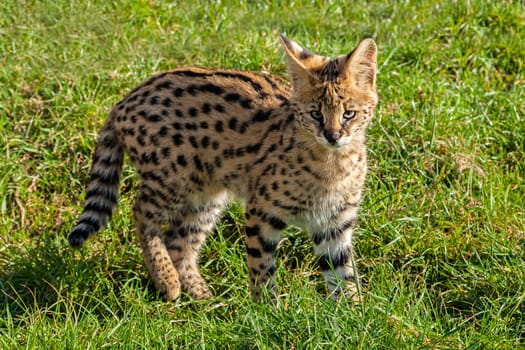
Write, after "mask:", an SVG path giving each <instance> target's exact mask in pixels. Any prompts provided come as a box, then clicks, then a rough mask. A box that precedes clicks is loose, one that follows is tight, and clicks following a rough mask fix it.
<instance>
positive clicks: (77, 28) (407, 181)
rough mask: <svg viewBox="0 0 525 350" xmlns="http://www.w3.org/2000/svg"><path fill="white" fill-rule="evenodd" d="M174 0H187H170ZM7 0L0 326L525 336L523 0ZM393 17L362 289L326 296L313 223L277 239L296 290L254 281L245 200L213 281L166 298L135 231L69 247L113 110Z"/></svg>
mask: <svg viewBox="0 0 525 350" xmlns="http://www.w3.org/2000/svg"><path fill="white" fill-rule="evenodd" d="M174 3H175V2H174ZM174 3H171V2H169V1H154V0H152V1H145V0H143V1H124V0H120V1H114V2H108V1H100V0H94V1H77V0H74V1H64V0H58V1H57V0H54V1H49V0H42V1H24V0H20V1H5V2H2V4H0V58H1V60H0V61H1V62H2V65H1V66H0V86H1V88H0V149H1V151H0V157H1V158H0V167H1V172H0V212H1V216H0V233H1V234H0V348H5V349H11V348H29V349H33V348H50V349H51V348H57V349H75V348H78V349H89V348H91V349H99V348H107V347H115V348H132V349H138V348H147V349H152V348H168V347H172V348H179V347H185V348H235V349H236V348H246V349H256V348H261V349H265V348H268V349H275V348H286V349H293V348H301V349H324V348H360V349H375V348H380V349H385V348H395V349H397V348H400V349H412V348H414V349H415V348H418V349H419V348H432V349H448V348H451V349H458V348H468V349H485V348H487V349H496V348H497V349H502V348H514V347H519V346H523V345H524V344H525V254H524V244H525V242H524V233H525V206H524V203H525V180H524V177H525V175H524V174H525V102H524V101H525V46H524V45H523V41H524V39H525V10H524V9H523V5H522V4H521V2H519V1H493V2H487V1H478V0H472V1H403V2H401V1H394V2H384V1H369V2H367V3H365V2H356V4H353V2H341V1H317V2H307V1H295V2H293V3H289V2H285V1H275V2H272V3H271V4H269V5H263V4H259V2H251V1H248V2H244V1H224V2H219V1H217V2H208V1H202V2H199V1H187V2H179V4H177V5H175V4H174ZM280 32H284V33H286V34H287V35H289V36H290V37H292V38H294V39H296V40H298V41H299V42H301V43H302V44H304V45H305V46H307V47H310V48H311V49H312V50H313V51H317V52H320V53H323V54H326V55H336V54H342V53H346V52H348V51H349V50H351V49H352V48H353V47H354V45H355V44H356V43H357V42H358V40H359V38H361V37H363V36H372V37H373V38H375V39H376V41H377V43H378V46H379V49H380V54H379V67H380V73H379V76H378V82H379V90H380V96H381V102H380V107H379V109H378V112H377V117H376V119H375V122H374V123H373V125H372V127H371V129H370V137H369V149H370V163H371V164H370V168H371V169H370V176H369V181H368V192H367V195H366V198H365V201H364V203H363V211H362V218H361V221H360V226H359V230H358V239H357V241H356V250H357V256H358V265H359V268H360V270H361V272H362V275H363V276H364V278H365V279H366V280H367V281H368V284H367V287H366V288H367V293H366V296H365V297H364V302H363V304H362V305H360V306H357V307H353V306H351V305H349V304H346V303H340V304H337V303H333V302H331V301H327V300H325V299H324V296H323V294H324V292H325V289H324V286H323V283H322V280H321V278H320V275H319V273H318V272H317V270H316V268H315V259H314V256H313V254H312V251H311V250H312V249H311V244H310V243H309V242H308V240H307V239H306V235H305V234H303V233H301V232H300V231H298V230H296V229H291V230H289V231H288V232H287V234H286V237H285V239H284V241H283V243H282V245H281V246H280V248H279V251H278V255H279V267H278V276H279V280H280V291H281V293H282V294H283V297H282V300H281V301H282V303H281V305H280V307H273V306H270V305H267V304H254V303H252V302H250V300H249V293H248V281H247V269H246V265H245V263H244V259H245V257H244V256H245V253H244V247H243V244H242V239H241V235H240V233H239V232H240V231H241V230H242V224H243V220H242V210H241V209H240V208H238V207H235V206H233V207H232V208H231V209H230V210H229V211H228V212H227V213H226V215H225V219H224V221H223V223H222V224H221V225H220V226H219V227H218V232H217V233H216V234H214V235H212V237H210V239H209V242H208V245H207V247H206V249H205V251H204V252H203V258H202V265H203V271H204V274H205V276H206V277H207V279H208V280H209V281H210V282H211V284H212V288H213V290H214V292H215V295H216V296H217V297H216V298H214V299H213V300H209V301H194V300H191V299H190V298H188V297H186V296H183V297H182V298H181V299H180V300H179V301H177V302H175V303H165V302H163V301H162V299H161V298H160V297H159V296H158V295H157V293H156V292H155V290H154V288H153V287H152V284H151V282H150V280H149V278H148V276H147V273H146V270H145V267H144V265H143V262H142V257H141V255H140V252H139V250H138V248H137V245H136V240H135V238H134V236H133V223H132V222H131V212H130V204H131V202H132V198H133V192H134V187H133V183H134V182H133V180H134V174H133V171H132V169H131V168H129V167H126V169H125V173H124V180H123V183H122V187H121V188H122V197H121V199H120V206H119V210H118V211H117V213H116V215H115V216H114V219H113V221H112V224H111V227H110V228H109V229H107V230H105V231H103V232H102V233H100V234H99V235H98V236H97V237H95V238H94V239H93V240H91V241H90V242H89V244H87V248H86V249H84V250H83V251H81V252H78V251H72V250H70V249H68V247H67V244H66V240H65V236H66V235H67V233H68V232H69V230H70V229H71V227H72V225H73V223H74V221H75V219H76V217H77V215H78V214H79V212H80V206H81V203H82V198H83V194H82V192H83V186H84V185H85V183H86V181H87V176H88V171H89V166H90V161H89V158H90V153H91V151H92V150H93V148H94V143H95V141H96V133H97V130H98V129H99V128H100V127H101V125H102V123H103V121H104V119H105V116H106V113H107V112H108V110H109V109H110V108H111V106H112V104H114V103H115V102H116V101H118V100H119V99H120V98H121V97H122V95H123V94H125V92H126V91H129V90H130V89H131V88H133V87H134V86H136V85H137V84H138V83H140V82H142V81H143V80H145V79H146V78H147V77H148V76H150V75H151V74H152V73H154V72H157V71H160V70H165V69H168V68H172V67H175V66H180V65H201V66H212V67H230V68H239V69H247V70H256V71H260V70H265V71H271V72H272V73H274V74H277V75H284V74H285V72H284V71H285V66H284V63H283V55H282V53H281V49H280V47H279V45H278V33H280Z"/></svg>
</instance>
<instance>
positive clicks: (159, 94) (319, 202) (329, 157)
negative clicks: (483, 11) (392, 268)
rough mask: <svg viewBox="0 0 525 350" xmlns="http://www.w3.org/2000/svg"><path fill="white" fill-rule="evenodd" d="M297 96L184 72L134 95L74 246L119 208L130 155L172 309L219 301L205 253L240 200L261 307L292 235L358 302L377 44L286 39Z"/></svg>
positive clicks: (104, 135)
mask: <svg viewBox="0 0 525 350" xmlns="http://www.w3.org/2000/svg"><path fill="white" fill-rule="evenodd" d="M281 40H282V43H283V45H284V48H285V52H286V55H287V58H288V68H289V73H290V75H291V78H292V91H291V93H290V92H288V91H287V90H286V89H284V88H282V87H281V86H279V84H278V83H277V82H276V81H274V80H272V79H271V78H270V77H268V76H266V75H261V74H255V73H250V72H241V71H234V70H222V69H203V68H180V69H175V70H171V71H168V72H165V73H161V74H159V75H156V76H154V77H152V78H151V79H149V80H148V81H147V82H145V83H144V84H142V85H140V86H139V87H137V88H136V89H135V90H133V91H131V92H130V93H129V94H128V95H127V96H126V97H125V98H124V99H123V100H122V101H120V102H119V103H118V104H117V105H116V106H115V107H114V109H113V110H112V111H111V114H110V115H109V118H108V119H107V121H106V124H105V126H104V127H103V129H102V130H101V131H100V139H99V141H98V144H97V146H96V150H95V154H94V157H93V168H92V170H91V179H90V181H89V184H88V186H87V194H86V199H85V206H84V212H83V213H82V215H81V216H80V219H79V221H78V224H77V225H76V226H75V227H74V228H73V231H72V232H71V235H70V236H69V243H70V244H71V245H72V246H74V247H79V246H82V244H83V243H84V241H85V240H86V239H87V238H88V237H90V236H91V235H93V234H94V233H95V232H96V231H98V230H100V229H101V228H102V227H103V226H104V225H105V224H106V223H107V221H108V220H109V218H110V216H111V214H112V212H113V209H114V207H115V205H116V204H117V194H118V185H119V177H120V173H121V168H122V162H123V156H124V153H127V154H128V155H129V157H130V159H131V161H132V162H133V163H134V165H135V166H136V168H137V170H138V173H139V174H140V177H141V185H140V193H139V194H138V196H137V198H136V203H135V206H134V215H135V220H136V231H137V235H138V238H139V241H140V246H141V248H142V251H143V254H144V257H145V262H146V266H147V268H148V270H149V273H150V276H151V278H152V279H153V282H154V284H155V286H156V288H157V289H158V290H159V291H160V292H161V293H162V294H163V295H164V296H165V298H166V299H167V300H173V299H175V298H177V297H178V296H179V294H180V291H181V289H182V290H183V291H185V292H187V293H188V294H190V295H191V296H193V297H195V298H208V297H210V296H211V292H210V289H209V288H208V286H207V283H206V282H205V280H204V279H203V277H202V276H201V274H200V272H199V268H198V257H199V250H200V249H201V246H202V245H203V244H204V241H205V239H206V236H207V235H208V234H209V233H210V231H212V230H213V229H214V227H215V224H216V223H217V220H218V219H219V218H220V215H221V211H222V210H223V209H224V207H225V206H226V204H227V202H228V200H229V199H230V198H236V199H239V200H241V201H243V202H244V204H245V206H246V211H245V215H246V230H245V235H244V237H245V242H246V247H247V248H246V250H247V256H248V266H249V274H250V288H251V293H252V297H253V298H254V299H255V300H258V299H259V297H260V294H261V291H262V288H265V287H270V286H272V285H274V278H273V276H274V273H275V270H276V267H275V260H274V254H275V250H276V248H277V245H278V243H279V240H280V232H281V230H283V229H284V228H285V227H286V226H287V225H289V224H292V225H297V226H300V227H303V228H304V229H305V230H307V231H308V232H309V233H310V236H311V238H312V241H313V244H314V251H315V254H316V255H317V256H318V257H319V265H320V268H321V270H322V271H323V274H324V276H325V279H326V283H327V285H328V292H329V294H330V295H331V296H332V297H337V296H341V295H344V296H346V297H350V298H355V297H356V295H357V289H358V288H357V272H356V268H355V266H354V261H353V256H352V251H353V249H352V231H353V228H354V225H355V222H356V218H357V215H358V211H359V206H360V202H361V192H362V190H363V186H364V182H365V174H366V171H367V161H366V145H365V134H366V129H367V126H368V125H369V123H370V121H371V119H372V116H373V114H374V110H375V107H376V104H377V101H378V96H377V92H376V70H377V68H376V50H377V49H376V45H375V43H374V41H373V40H371V39H365V40H363V41H361V42H360V43H359V45H358V46H357V48H355V50H354V51H352V52H351V53H349V54H348V55H343V56H339V57H337V58H334V59H330V58H327V57H323V56H319V55H316V54H314V53H312V52H310V51H308V50H307V49H304V48H302V47H301V46H300V45H299V44H297V43H296V42H294V41H292V40H290V39H288V38H286V37H284V36H282V37H281Z"/></svg>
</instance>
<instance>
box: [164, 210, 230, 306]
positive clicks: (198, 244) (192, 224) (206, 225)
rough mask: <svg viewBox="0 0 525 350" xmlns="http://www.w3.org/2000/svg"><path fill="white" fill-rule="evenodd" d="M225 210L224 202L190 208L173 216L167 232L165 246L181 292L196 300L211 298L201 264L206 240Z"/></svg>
mask: <svg viewBox="0 0 525 350" xmlns="http://www.w3.org/2000/svg"><path fill="white" fill-rule="evenodd" d="M223 207H224V201H222V200H216V201H209V202H207V203H206V204H203V205H199V206H187V207H185V208H184V209H183V210H181V211H180V212H179V213H177V214H175V215H174V217H173V218H172V219H171V220H170V224H169V225H168V227H167V229H166V232H165V236H164V240H165V244H166V247H167V249H168V252H169V256H170V258H171V261H172V262H173V265H174V266H175V268H176V269H177V272H178V274H179V281H180V284H181V287H182V290H183V291H185V292H186V293H188V294H189V295H191V296H192V297H194V298H197V299H205V298H210V297H211V296H212V293H211V291H210V289H209V287H208V284H207V283H206V281H205V280H204V278H203V277H202V276H201V274H200V271H199V266H198V261H199V253H200V250H201V248H202V246H203V245H204V242H205V240H206V237H207V236H208V234H209V233H210V232H211V231H212V230H213V229H214V228H215V224H216V222H217V220H218V219H219V217H220V214H221V211H222V209H223Z"/></svg>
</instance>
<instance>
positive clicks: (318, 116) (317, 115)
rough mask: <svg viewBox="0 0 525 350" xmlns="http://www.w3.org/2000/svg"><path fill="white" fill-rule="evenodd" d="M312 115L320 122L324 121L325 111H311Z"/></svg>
mask: <svg viewBox="0 0 525 350" xmlns="http://www.w3.org/2000/svg"><path fill="white" fill-rule="evenodd" d="M310 115H311V116H312V118H314V119H315V120H317V121H318V122H322V121H323V113H321V111H317V110H315V111H311V112H310Z"/></svg>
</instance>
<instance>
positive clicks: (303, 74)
mask: <svg viewBox="0 0 525 350" xmlns="http://www.w3.org/2000/svg"><path fill="white" fill-rule="evenodd" d="M281 42H282V43H283V46H284V49H285V51H286V57H287V59H288V71H289V73H290V76H291V78H292V82H293V84H294V87H295V88H297V87H299V86H304V85H305V84H309V83H311V82H312V79H313V78H314V76H313V75H312V73H311V72H310V70H311V69H312V68H314V67H315V66H317V65H318V64H319V61H322V59H323V58H322V57H321V56H318V55H316V54H314V53H312V52H311V51H309V50H308V49H305V48H304V47H302V46H301V45H299V44H298V43H296V42H295V41H293V40H290V39H288V38H287V37H285V36H284V35H282V34H281Z"/></svg>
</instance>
